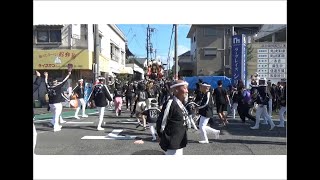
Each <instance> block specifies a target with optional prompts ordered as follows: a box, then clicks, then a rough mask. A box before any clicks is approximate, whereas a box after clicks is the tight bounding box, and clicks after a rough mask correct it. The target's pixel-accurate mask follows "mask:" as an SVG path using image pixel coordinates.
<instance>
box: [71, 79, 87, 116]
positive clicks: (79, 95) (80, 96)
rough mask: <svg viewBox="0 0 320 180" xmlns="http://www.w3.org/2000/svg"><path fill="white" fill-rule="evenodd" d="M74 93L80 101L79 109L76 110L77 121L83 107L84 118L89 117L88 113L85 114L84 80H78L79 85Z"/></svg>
mask: <svg viewBox="0 0 320 180" xmlns="http://www.w3.org/2000/svg"><path fill="white" fill-rule="evenodd" d="M73 93H75V94H76V96H77V100H78V104H79V105H78V107H77V109H76V112H75V114H74V117H75V118H76V119H80V118H79V116H78V114H79V111H80V108H81V106H82V117H88V115H86V113H85V112H86V102H85V101H84V85H83V79H80V80H78V85H77V86H76V87H75V89H74V90H73Z"/></svg>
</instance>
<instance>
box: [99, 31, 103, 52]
mask: <svg viewBox="0 0 320 180" xmlns="http://www.w3.org/2000/svg"><path fill="white" fill-rule="evenodd" d="M101 41H102V35H101V34H99V50H100V51H99V52H100V53H102V50H103V49H102V44H101Z"/></svg>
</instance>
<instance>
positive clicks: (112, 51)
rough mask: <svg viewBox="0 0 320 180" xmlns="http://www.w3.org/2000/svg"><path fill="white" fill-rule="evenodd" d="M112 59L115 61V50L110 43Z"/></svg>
mask: <svg viewBox="0 0 320 180" xmlns="http://www.w3.org/2000/svg"><path fill="white" fill-rule="evenodd" d="M110 57H111V59H112V60H114V50H113V44H112V43H110Z"/></svg>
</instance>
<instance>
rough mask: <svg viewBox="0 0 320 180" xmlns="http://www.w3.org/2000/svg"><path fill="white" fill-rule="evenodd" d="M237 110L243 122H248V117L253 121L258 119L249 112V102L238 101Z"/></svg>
mask: <svg viewBox="0 0 320 180" xmlns="http://www.w3.org/2000/svg"><path fill="white" fill-rule="evenodd" d="M237 110H238V114H239V116H240V119H241V120H242V122H246V117H247V118H248V119H250V120H252V121H256V118H255V117H253V116H251V115H250V114H249V110H250V106H249V105H248V104H242V103H238V108H237Z"/></svg>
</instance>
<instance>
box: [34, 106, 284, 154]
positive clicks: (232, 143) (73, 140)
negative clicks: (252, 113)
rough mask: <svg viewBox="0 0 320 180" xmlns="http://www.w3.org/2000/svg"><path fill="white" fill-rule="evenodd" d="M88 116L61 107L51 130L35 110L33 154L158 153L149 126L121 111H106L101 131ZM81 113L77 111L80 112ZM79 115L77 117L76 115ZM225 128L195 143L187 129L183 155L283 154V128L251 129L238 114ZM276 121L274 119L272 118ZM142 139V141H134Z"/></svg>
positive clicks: (94, 114)
mask: <svg viewBox="0 0 320 180" xmlns="http://www.w3.org/2000/svg"><path fill="white" fill-rule="evenodd" d="M87 113H88V114H89V117H88V118H81V119H79V120H78V119H75V118H73V115H74V111H73V110H72V109H68V108H64V112H63V117H64V120H66V121H67V122H66V123H65V124H63V127H62V130H61V131H59V132H53V131H52V128H51V127H49V126H48V122H49V121H50V119H51V118H52V115H51V113H47V112H46V110H45V109H44V110H40V109H39V110H38V111H35V114H38V115H36V116H35V121H34V122H35V126H36V129H37V132H38V139H37V146H36V150H35V153H36V154H38V155H148V154H150V155H161V154H163V151H162V150H161V148H160V146H159V144H158V142H153V141H151V139H152V138H151V134H150V131H149V129H147V130H145V131H144V130H143V129H142V128H136V121H135V119H134V118H130V115H129V112H126V111H124V112H123V113H122V115H121V116H119V117H116V116H115V113H114V112H113V111H112V110H107V109H106V113H105V117H104V122H105V123H104V124H103V126H102V127H103V128H105V130H104V131H97V129H96V128H97V124H98V115H97V111H96V110H95V109H88V110H87ZM80 114H81V113H80ZM80 117H81V116H80ZM229 122H230V124H229V125H228V126H227V127H221V126H219V125H218V122H217V120H215V123H214V125H213V127H214V128H215V129H219V130H221V134H220V138H219V139H218V140H215V139H213V137H214V136H213V135H212V134H209V135H208V137H209V141H210V143H209V144H199V143H198V141H199V140H200V134H199V131H195V130H193V129H191V130H188V139H189V140H188V145H187V147H186V148H185V149H184V154H185V155H286V154H287V146H286V128H277V127H276V128H275V129H274V130H273V131H269V130H268V129H269V125H261V126H260V127H261V128H260V130H251V129H250V128H249V127H250V126H253V122H249V121H248V123H245V124H244V123H242V122H241V120H240V119H239V117H237V118H236V119H235V120H229ZM274 122H275V123H276V124H278V123H279V121H278V120H275V121H274ZM137 140H143V142H144V144H135V143H134V142H135V141H137Z"/></svg>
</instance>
